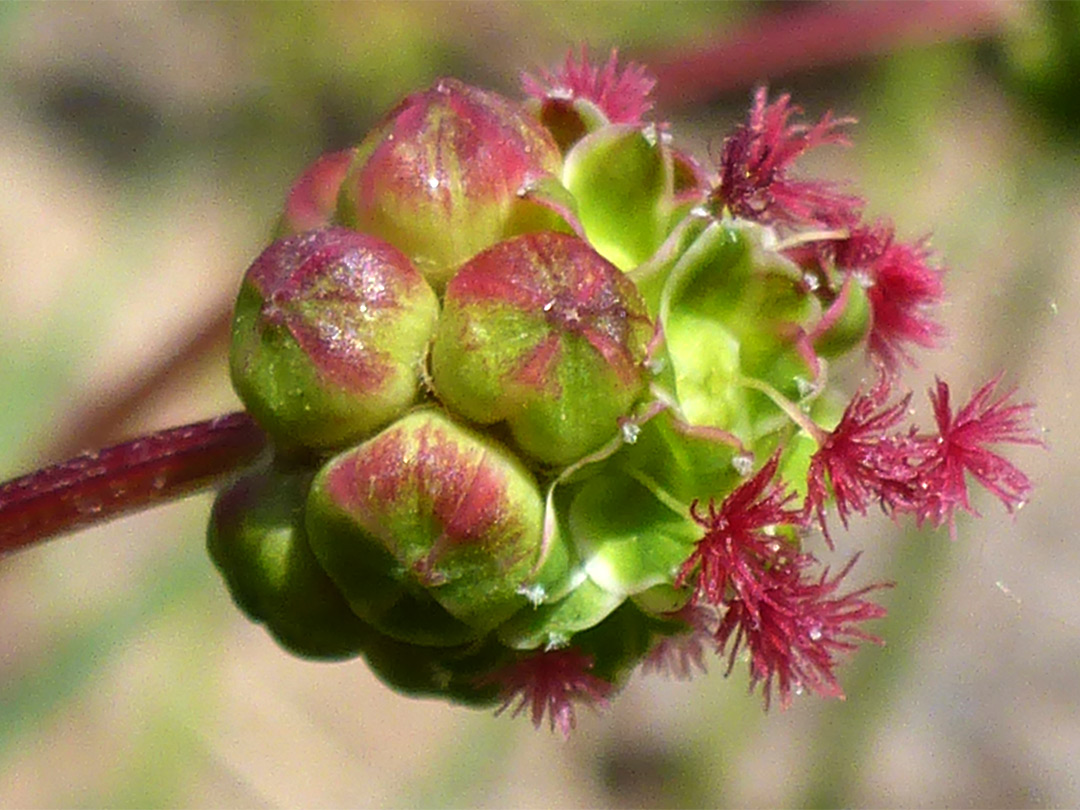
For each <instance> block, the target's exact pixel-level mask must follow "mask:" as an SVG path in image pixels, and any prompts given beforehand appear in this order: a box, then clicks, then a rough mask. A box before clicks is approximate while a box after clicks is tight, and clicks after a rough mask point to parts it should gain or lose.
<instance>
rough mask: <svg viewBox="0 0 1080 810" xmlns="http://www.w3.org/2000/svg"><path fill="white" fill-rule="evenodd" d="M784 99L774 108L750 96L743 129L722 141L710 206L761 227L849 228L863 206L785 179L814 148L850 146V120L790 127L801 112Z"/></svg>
mask: <svg viewBox="0 0 1080 810" xmlns="http://www.w3.org/2000/svg"><path fill="white" fill-rule="evenodd" d="M790 101H791V97H790V96H788V95H786V94H785V95H782V96H780V98H778V99H777V100H776V101H775V102H773V103H772V104H769V103H768V93H767V91H766V89H765V88H764V87H762V88H760V89H758V91H757V93H756V94H755V95H754V103H753V106H752V107H751V109H750V116H749V119H748V121H747V123H746V124H744V125H742V126H740V127H739V128H738V129H736V130H735V133H734V134H733V135H731V136H730V137H728V138H726V139H725V140H724V144H723V146H722V147H721V150H720V155H719V158H718V159H717V161H716V163H717V168H718V169H719V172H720V181H719V183H718V184H717V186H716V187H715V188H714V189H713V192H712V197H711V199H712V201H713V202H714V203H716V204H719V205H722V206H724V207H726V208H727V209H728V210H729V211H730V212H731V213H732V214H734V215H735V216H739V217H743V218H745V219H751V220H755V221H757V222H761V223H765V224H777V225H789V226H816V227H823V228H842V227H852V226H854V225H855V224H856V223H857V222H858V221H859V210H860V209H861V208H862V205H863V201H862V200H861V199H859V198H858V197H854V196H851V195H847V194H841V193H839V192H838V191H837V190H836V187H835V185H834V184H832V183H829V182H827V181H824V180H795V179H792V178H790V177H788V176H787V171H788V168H789V167H790V165H791V164H792V163H793V162H794V161H795V160H796V159H797V158H798V157H799V156H800V155H802V154H803V153H804V152H806V151H808V150H810V149H812V148H813V147H815V146H821V145H823V144H829V143H835V144H840V145H844V146H846V145H848V143H849V142H848V140H847V138H846V136H845V135H844V133H842V132H841V131H840V129H841V127H844V126H846V125H848V124H851V123H854V119H851V118H833V117H832V115H831V114H830V113H826V114H825V116H824V117H823V118H822V119H821V120H820V121H819V122H818V123H817V124H815V125H813V126H807V125H805V124H789V123H788V119H789V118H790V117H791V116H792V115H793V114H800V113H801V112H802V110H801V109H800V108H799V107H796V106H792V105H791V104H790Z"/></svg>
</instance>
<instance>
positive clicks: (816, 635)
mask: <svg viewBox="0 0 1080 810" xmlns="http://www.w3.org/2000/svg"><path fill="white" fill-rule="evenodd" d="M807 635H808V636H810V640H811V641H821V636H822V633H821V627H820V626H819V625H816V624H815V625H814V626H813V627H811V628H810V631H809V632H808V633H807Z"/></svg>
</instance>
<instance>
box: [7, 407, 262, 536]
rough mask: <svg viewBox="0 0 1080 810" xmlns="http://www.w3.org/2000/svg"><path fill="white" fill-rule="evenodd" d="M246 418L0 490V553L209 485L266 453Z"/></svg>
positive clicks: (187, 429)
mask: <svg viewBox="0 0 1080 810" xmlns="http://www.w3.org/2000/svg"><path fill="white" fill-rule="evenodd" d="M266 444H267V439H266V435H265V434H264V433H263V432H262V430H260V429H259V428H258V427H257V426H256V425H255V423H254V422H253V421H252V419H251V417H250V416H248V415H247V414H246V413H233V414H228V415H227V416H220V417H217V418H215V419H209V420H207V421H205V422H196V423H194V424H191V425H184V426H183V427H176V428H170V429H168V430H162V431H159V432H157V433H152V434H150V435H148V436H142V437H140V438H138V439H133V440H132V441H128V442H124V443H123V444H118V445H115V446H113V447H109V448H106V449H104V450H100V451H96V452H89V453H83V454H82V455H79V456H76V457H75V458H72V459H70V460H68V461H65V462H63V463H60V464H55V465H53V466H51V467H45V468H44V469H41V470H37V471H36V472H33V473H30V474H29V475H25V476H23V477H22V478H16V479H14V480H12V481H8V482H7V483H5V484H2V485H0V554H4V553H7V552H10V551H14V550H16V549H19V548H23V547H25V546H28V545H30V544H32V543H35V542H37V541H40V540H44V539H47V538H49V537H51V536H54V535H57V534H63V533H66V532H70V531H73V530H75V529H79V528H83V527H85V526H89V525H91V524H94V523H101V522H103V521H106V520H111V519H113V518H115V517H118V516H120V515H123V514H125V513H128V512H133V511H136V510H138V509H143V508H146V507H149V506H153V505H155V504H157V503H161V502H165V501H170V500H175V499H176V498H178V497H181V496H183V495H187V494H190V493H191V492H194V491H196V490H199V489H202V488H204V487H208V486H211V485H213V484H214V483H216V482H218V481H220V480H221V479H222V478H224V477H226V476H228V475H230V474H232V473H234V472H235V471H236V470H238V469H240V468H242V467H244V466H246V465H247V464H249V463H250V462H251V461H253V460H254V459H255V457H256V456H258V455H259V453H260V452H262V450H263V449H264V448H265V447H266Z"/></svg>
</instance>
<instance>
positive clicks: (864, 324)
mask: <svg viewBox="0 0 1080 810" xmlns="http://www.w3.org/2000/svg"><path fill="white" fill-rule="evenodd" d="M840 295H841V296H844V297H845V298H846V301H842V305H843V309H842V310H841V312H840V316H839V317H838V318H837V319H836V321H835V322H833V324H832V325H831V326H830V327H829V328H828V329H826V330H825V332H823V333H822V334H821V335H819V336H818V337H817V338H816V339H815V340H814V350H815V351H816V352H817V353H818V354H819V355H820V356H822V357H826V358H833V357H839V356H840V355H843V354H847V353H848V352H849V351H851V350H852V349H854V348H855V347H856V346H859V345H861V344H862V342H863V341H864V340H865V339H866V335H867V333H868V332H869V331H870V321H871V314H872V311H871V309H870V297H869V295H867V289H866V287H864V286H863V284H862V283H861V282H860V281H859V279H858V278H856V277H855V276H847V277H846V278H845V279H844V282H843V286H842V287H841V291H840Z"/></svg>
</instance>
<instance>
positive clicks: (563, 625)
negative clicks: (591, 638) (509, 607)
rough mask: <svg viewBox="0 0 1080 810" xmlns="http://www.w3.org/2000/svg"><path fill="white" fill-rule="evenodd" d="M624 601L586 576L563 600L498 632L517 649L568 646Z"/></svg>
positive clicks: (531, 612) (521, 616)
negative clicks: (574, 638) (576, 636)
mask: <svg viewBox="0 0 1080 810" xmlns="http://www.w3.org/2000/svg"><path fill="white" fill-rule="evenodd" d="M624 599H625V597H624V596H622V595H621V594H613V593H611V592H610V591H607V590H605V589H604V588H601V587H600V586H599V585H597V584H596V583H595V582H593V581H592V580H590V579H589V578H588V577H585V578H584V579H583V580H582V581H581V584H579V585H578V586H577V587H576V588H575V589H574V590H573V591H571V592H570V594H569V595H568V596H566V597H564V598H563V599H561V600H560V601H558V602H554V603H552V604H547V605H541V606H540V607H537V608H525V609H524V610H521V611H520V612H518V614H517V615H516V616H514V617H513V618H512V619H510V621H508V622H506V623H505V624H503V625H502V626H501V627H500V628H499V629H498V631H497V633H498V636H499V640H500V641H501V642H502V643H503V644H505V645H506V646H507V647H511V648H513V649H515V650H534V649H536V648H538V647H543V648H544V649H556V648H558V647H565V646H566V645H567V644H568V643H570V640H571V639H572V638H573V637H574V635H575V634H576V633H579V632H581V631H582V630H588V629H589V628H590V627H593V626H595V625H596V624H598V623H599V622H601V621H603V619H604V618H605V617H607V616H608V615H609V614H611V612H612V611H614V610H615V609H616V608H617V607H618V606H619V605H620V604H622V602H623V601H624Z"/></svg>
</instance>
